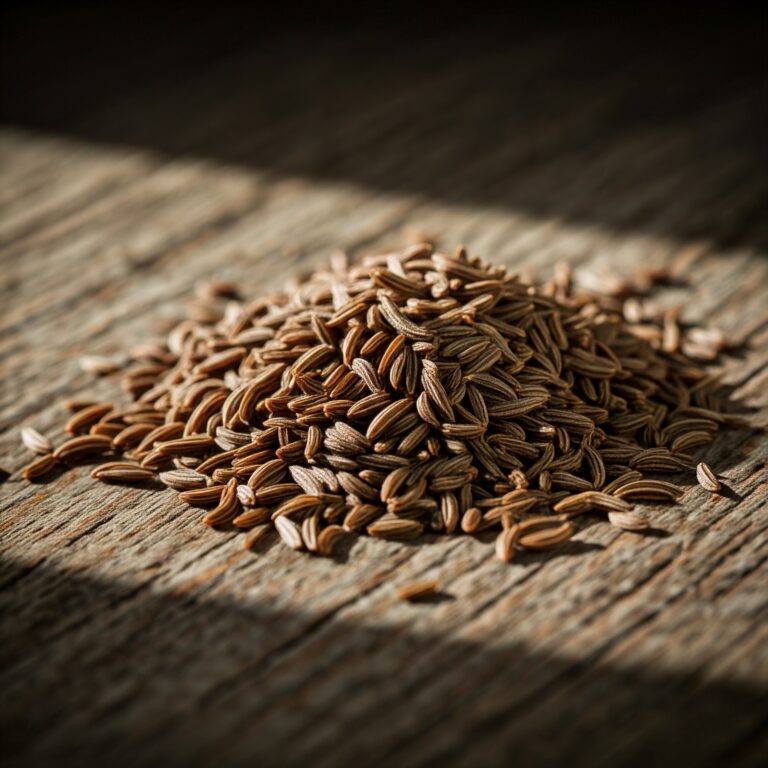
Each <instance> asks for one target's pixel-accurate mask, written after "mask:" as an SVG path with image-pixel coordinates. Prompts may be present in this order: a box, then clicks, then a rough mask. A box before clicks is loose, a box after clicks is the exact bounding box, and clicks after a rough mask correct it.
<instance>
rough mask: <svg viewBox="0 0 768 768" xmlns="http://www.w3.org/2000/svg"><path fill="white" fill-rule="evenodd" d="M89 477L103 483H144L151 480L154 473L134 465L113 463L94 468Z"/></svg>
mask: <svg viewBox="0 0 768 768" xmlns="http://www.w3.org/2000/svg"><path fill="white" fill-rule="evenodd" d="M91 477H94V478H96V480H101V481H102V482H104V483H144V482H147V481H148V480H152V479H153V478H154V477H155V473H154V472H152V471H151V470H149V469H144V468H143V467H139V466H137V465H136V464H129V463H126V462H113V463H112V464H104V465H102V466H100V467H96V469H94V470H93V471H92V472H91Z"/></svg>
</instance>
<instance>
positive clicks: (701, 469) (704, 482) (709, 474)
mask: <svg viewBox="0 0 768 768" xmlns="http://www.w3.org/2000/svg"><path fill="white" fill-rule="evenodd" d="M696 479H697V480H698V481H699V485H700V486H701V487H702V488H704V490H707V491H709V492H710V493H720V491H721V490H722V486H721V485H720V481H719V480H718V479H717V477H716V476H715V473H714V472H713V471H712V470H711V469H710V468H709V466H708V465H707V464H705V463H704V462H703V461H702V462H701V463H700V464H697V465H696Z"/></svg>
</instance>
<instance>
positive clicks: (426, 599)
mask: <svg viewBox="0 0 768 768" xmlns="http://www.w3.org/2000/svg"><path fill="white" fill-rule="evenodd" d="M454 600H456V595H452V594H451V593H450V592H445V591H443V590H437V591H435V592H432V593H431V594H429V595H424V596H423V597H415V598H411V599H410V600H407V601H405V602H408V603H412V604H413V605H440V604H442V603H452V602H453V601H454Z"/></svg>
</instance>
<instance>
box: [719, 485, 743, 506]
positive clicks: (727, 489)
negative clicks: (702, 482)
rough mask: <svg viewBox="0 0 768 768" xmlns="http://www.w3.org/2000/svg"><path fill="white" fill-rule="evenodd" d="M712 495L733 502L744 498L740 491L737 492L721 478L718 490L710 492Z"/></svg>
mask: <svg viewBox="0 0 768 768" xmlns="http://www.w3.org/2000/svg"><path fill="white" fill-rule="evenodd" d="M712 496H713V497H714V498H717V497H718V496H721V497H722V498H724V499H728V500H729V501H735V502H739V501H741V500H742V499H743V498H744V497H743V496H742V495H741V494H740V493H737V492H736V491H735V490H734V489H733V488H731V486H730V485H726V483H724V482H723V481H722V480H720V491H719V492H718V493H714V494H712Z"/></svg>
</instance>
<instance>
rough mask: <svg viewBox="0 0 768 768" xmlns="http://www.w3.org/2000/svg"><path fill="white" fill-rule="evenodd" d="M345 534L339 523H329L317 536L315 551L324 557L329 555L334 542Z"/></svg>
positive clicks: (334, 544)
mask: <svg viewBox="0 0 768 768" xmlns="http://www.w3.org/2000/svg"><path fill="white" fill-rule="evenodd" d="M346 535H347V532H346V531H345V530H344V528H342V527H341V526H340V525H329V526H327V527H326V528H323V530H322V531H320V534H319V536H318V537H317V553H318V554H320V555H325V556H326V557H327V556H329V555H331V554H332V553H333V550H334V548H335V546H336V544H337V543H338V542H339V541H341V539H343V538H344V537H345V536H346Z"/></svg>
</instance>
